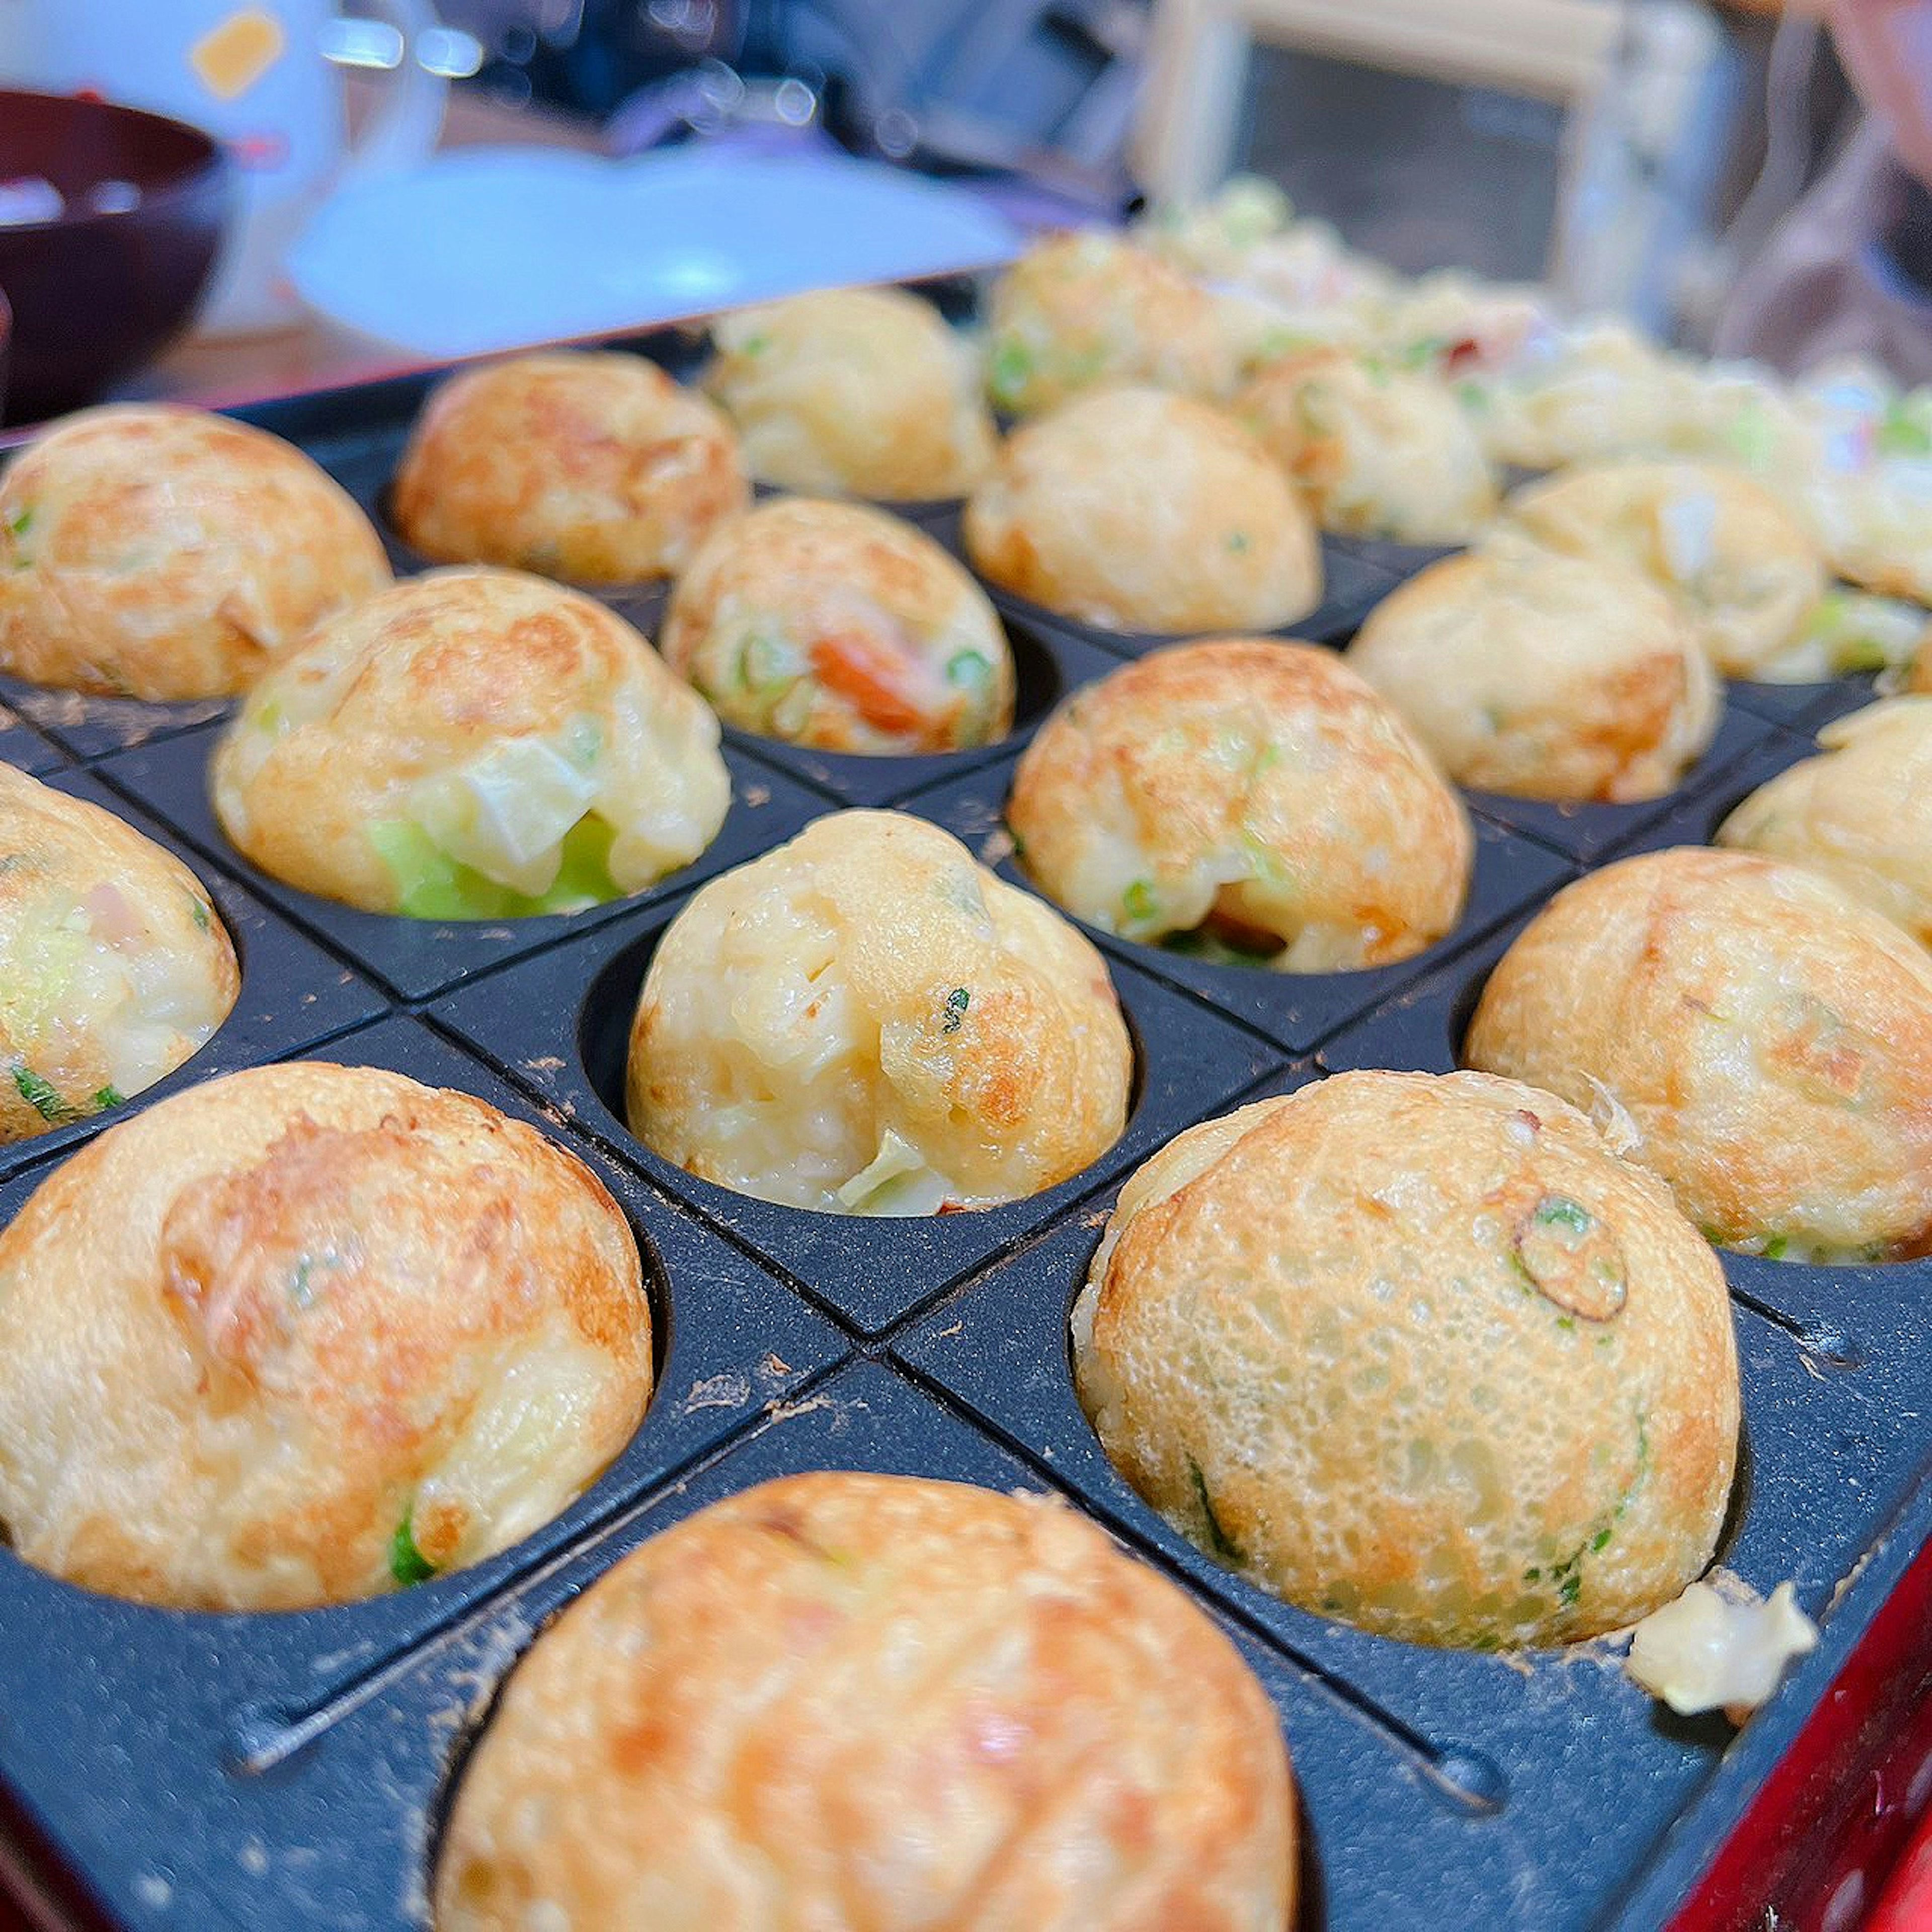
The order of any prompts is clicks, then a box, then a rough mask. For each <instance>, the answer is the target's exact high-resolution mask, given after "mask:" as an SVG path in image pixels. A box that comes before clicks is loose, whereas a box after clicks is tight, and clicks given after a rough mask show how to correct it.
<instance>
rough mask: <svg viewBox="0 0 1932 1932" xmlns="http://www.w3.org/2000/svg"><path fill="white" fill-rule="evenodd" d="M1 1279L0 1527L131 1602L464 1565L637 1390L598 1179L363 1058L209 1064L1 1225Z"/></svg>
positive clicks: (636, 1325) (638, 1334)
mask: <svg viewBox="0 0 1932 1932" xmlns="http://www.w3.org/2000/svg"><path fill="white" fill-rule="evenodd" d="M0 1290H4V1292H0V1518H4V1520H5V1523H6V1526H7V1531H8V1532H9V1540H10V1541H11V1543H12V1544H13V1548H14V1549H15V1550H16V1551H17V1552H18V1553H19V1554H20V1556H22V1557H23V1558H24V1559H26V1561H27V1562H29V1563H31V1564H32V1565H34V1567H35V1568H37V1569H41V1570H45V1571H49V1572H51V1573H52V1574H54V1575H55V1576H57V1577H65V1579H67V1580H68V1581H69V1582H70V1583H78V1584H81V1585H83V1586H85V1587H86V1588H87V1589H94V1590H101V1591H105V1592H109V1593H110V1594H111V1595H115V1596H120V1597H130V1598H135V1599H136V1600H137V1601H140V1602H142V1603H146V1604H167V1605H172V1606H175V1607H181V1608H187V1609H199V1610H298V1609H305V1608H308V1607H311V1606H313V1605H316V1604H332V1603H341V1602H346V1601H350V1600H351V1599H353V1598H362V1597H368V1596H371V1595H375V1594H377V1592H381V1591H386V1590H389V1589H394V1588H395V1587H397V1586H399V1585H402V1584H407V1583H417V1582H420V1581H422V1580H424V1579H425V1578H426V1577H430V1576H432V1575H434V1574H437V1573H438V1572H440V1571H446V1570H452V1569H457V1568H461V1567H463V1566H464V1565H468V1564H472V1563H475V1562H479V1561H480V1560H481V1559H482V1558H484V1557H485V1556H490V1555H491V1554H492V1553H494V1552H495V1551H496V1550H502V1549H505V1548H506V1547H508V1545H510V1544H512V1543H514V1542H516V1541H517V1540H518V1539H519V1538H521V1537H523V1536H526V1535H529V1532H532V1530H534V1529H537V1528H538V1527H539V1526H541V1525H542V1524H543V1523H547V1522H548V1521H549V1520H550V1518H551V1517H553V1516H555V1515H556V1514H557V1512H558V1511H560V1510H562V1509H563V1508H565V1507H566V1506H568V1504H569V1503H570V1502H572V1501H573V1500H574V1499H575V1498H576V1496H577V1495H578V1494H579V1493H580V1492H581V1491H582V1490H584V1489H585V1488H586V1487H588V1485H589V1484H590V1483H591V1482H592V1481H594V1480H595V1478H596V1476H597V1475H598V1473H599V1472H601V1470H602V1469H603V1468H604V1466H605V1465H606V1464H607V1463H609V1462H610V1460H611V1459H612V1458H613V1457H614V1456H615V1455H616V1454H617V1452H618V1451H619V1450H620V1449H622V1448H623V1447H624V1445H625V1443H626V1442H628V1440H629V1439H630V1437H631V1433H632V1432H633V1431H634V1430H635V1428H636V1427H637V1422H638V1419H639V1418H640V1416H641V1415H643V1409H644V1405H645V1403H646V1400H647V1399H648V1397H649V1394H650V1388H651V1373H652V1370H651V1316H650V1309H649V1304H648V1302H647V1301H646V1298H645V1295H644V1292H643V1277H642V1272H641V1269H640V1265H639V1262H638V1257H637V1244H636V1242H635V1241H634V1239H633V1238H632V1237H631V1232H630V1229H629V1228H628V1226H626V1225H625V1220H624V1217H623V1216H622V1214H620V1213H619V1211H618V1209H617V1208H616V1205H615V1204H614V1203H613V1202H612V1200H611V1199H610V1196H609V1195H608V1194H607V1193H605V1192H604V1189H603V1188H602V1187H601V1186H600V1185H599V1184H598V1182H597V1181H596V1180H595V1178H594V1177H593V1176H592V1175H591V1174H590V1173H589V1171H588V1170H587V1169H585V1168H584V1167H583V1166H581V1165H580V1163H578V1162H577V1161H576V1160H573V1159H572V1158H571V1157H570V1156H569V1155H568V1154H565V1153H564V1152H563V1151H562V1149H560V1148H557V1147H556V1146H555V1145H553V1144H552V1143H551V1142H549V1141H547V1140H546V1139H544V1136H542V1135H541V1134H539V1133H537V1132H536V1131H535V1130H534V1129H532V1128H530V1127H526V1126H524V1125H523V1124H521V1123H520V1122H519V1121H511V1120H508V1119H506V1118H505V1117H504V1116H503V1115H501V1114H499V1113H498V1112H496V1109H494V1108H493V1107H488V1106H484V1104H483V1103H481V1101H479V1100H472V1099H470V1098H469V1097H468V1096H467V1095H466V1094H452V1093H445V1092H440V1091H437V1090H435V1089H433V1088H427V1087H421V1086H419V1085H417V1084H416V1082H414V1081H413V1080H407V1079H404V1078H403V1077H402V1076H401V1075H400V1074H396V1073H384V1072H381V1071H380V1070H375V1069H372V1068H368V1067H335V1066H325V1065H321V1064H302V1063H298V1064H293V1065H288V1066H280V1067H260V1068H257V1069H256V1070H253V1071H252V1072H249V1073H236V1074H231V1075H229V1076H228V1077H227V1078H226V1079H221V1080H214V1081H211V1082H208V1083H207V1084H206V1085H203V1086H199V1087H194V1088H190V1089H189V1090H188V1091H187V1092H185V1093H182V1094H176V1095H174V1096H173V1097H171V1098H169V1099H168V1100H164V1101H162V1102H160V1103H159V1104H158V1105H157V1106H154V1108H152V1109H150V1110H149V1111H148V1112H145V1113H142V1114H139V1115H134V1116H133V1117H131V1118H129V1119H128V1120H127V1121H123V1122H121V1124H119V1125H118V1126H116V1127H113V1128H110V1130H108V1132H107V1133H105V1134H104V1135H102V1136H101V1138H100V1139H98V1140H96V1141H95V1142H92V1144H91V1145H89V1146H88V1147H86V1148H84V1149H83V1151H81V1152H80V1153H79V1154H76V1155H74V1157H72V1158H71V1160H68V1161H66V1162H65V1163H62V1165H61V1166H58V1167H57V1168H56V1169H55V1170H54V1172H52V1174H51V1175H49V1177H48V1178H47V1179H46V1180H45V1181H43V1182H42V1183H41V1184H40V1187H38V1188H37V1190H35V1191H34V1194H33V1196H32V1197H31V1199H29V1200H28V1202H27V1205H26V1206H25V1207H24V1208H22V1209H21V1211H20V1214H19V1215H18V1217H17V1218H16V1219H15V1220H14V1221H13V1224H12V1226H10V1227H9V1228H8V1229H7V1230H6V1232H5V1234H0Z"/></svg>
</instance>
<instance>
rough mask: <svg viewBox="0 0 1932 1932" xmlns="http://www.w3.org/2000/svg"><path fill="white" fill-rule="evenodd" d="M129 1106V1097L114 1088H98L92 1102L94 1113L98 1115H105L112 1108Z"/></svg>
mask: <svg viewBox="0 0 1932 1932" xmlns="http://www.w3.org/2000/svg"><path fill="white" fill-rule="evenodd" d="M126 1105H127V1095H126V1094H124V1093H122V1092H121V1090H120V1088H118V1087H114V1086H107V1087H101V1088H96V1089H95V1095H94V1099H93V1100H92V1103H91V1106H92V1111H93V1112H95V1113H97V1114H104V1113H106V1112H107V1110H108V1109H109V1108H110V1107H124V1106H126Z"/></svg>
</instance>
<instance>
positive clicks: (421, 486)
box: [391, 350, 750, 583]
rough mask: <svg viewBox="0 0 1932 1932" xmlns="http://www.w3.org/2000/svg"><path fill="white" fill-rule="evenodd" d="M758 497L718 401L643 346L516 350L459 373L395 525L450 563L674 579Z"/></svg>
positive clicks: (603, 578)
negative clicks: (681, 379) (709, 536)
mask: <svg viewBox="0 0 1932 1932" xmlns="http://www.w3.org/2000/svg"><path fill="white" fill-rule="evenodd" d="M749 500H750V486H749V484H748V482H747V481H746V480H745V463H744V458H743V455H742V453H741V452H740V451H739V447H738V439H737V436H736V433H735V432H734V431H733V429H732V428H731V425H730V422H729V421H728V420H727V419H726V417H725V416H724V413H723V412H722V411H721V410H719V409H718V407H717V406H716V404H713V403H711V402H709V401H706V398H704V397H703V396H701V395H699V394H698V393H697V391H696V390H694V389H685V388H684V387H683V386H681V385H680V384H679V383H674V382H673V381H672V380H671V379H670V377H668V376H667V375H666V374H664V371H662V370H661V369H660V368H658V366H657V365H656V364H655V363H654V362H648V361H646V359H645V358H644V357H643V356H628V355H625V354H623V353H621V352H619V351H616V350H608V351H603V352H600V353H594V354H593V353H587V352H586V351H584V350H558V351H553V352H552V353H548V354H545V355H540V356H515V357H513V358H512V359H511V360H510V361H508V362H495V363H492V364H490V365H489V366H488V367H487V368H481V369H468V370H465V371H463V373H462V374H460V375H457V376H452V377H450V378H449V380H448V381H446V383H443V385H442V386H440V388H439V389H437V391H436V392H435V393H434V395H431V398H430V399H429V401H428V403H427V404H425V406H424V408H423V413H422V416H420V417H419V419H417V422H416V428H415V429H414V430H413V431H412V432H411V433H410V442H409V447H408V448H407V449H406V450H405V451H404V452H403V460H402V465H401V468H400V469H398V471H397V472H396V481H395V494H394V497H393V499H392V504H391V508H392V513H393V514H394V515H395V520H396V527H397V528H398V529H399V530H401V532H402V533H403V535H404V536H405V537H406V538H408V540H409V541H410V542H411V543H412V544H414V545H415V546H416V548H417V549H418V550H421V551H422V553H423V554H424V555H425V556H430V557H434V559H436V560H437V562H440V563H508V564H515V565H519V566H520V567H521V568H523V569H526V570H535V571H541V572H542V573H543V574H544V575H545V576H546V577H570V578H573V579H575V580H577V581H579V582H581V583H642V582H646V581H648V580H650V579H652V578H653V577H673V576H675V575H676V574H677V572H678V571H680V570H682V568H684V566H685V563H686V562H688V560H689V559H690V557H691V553H692V552H693V551H694V550H696V549H697V546H698V545H699V544H700V543H702V542H703V540H704V538H705V535H706V533H707V532H709V530H710V529H711V528H712V526H713V525H714V524H715V523H718V521H719V520H721V518H723V517H728V516H729V515H730V514H731V513H732V512H733V511H734V510H740V509H742V508H744V506H745V504H746V502H748V501H749Z"/></svg>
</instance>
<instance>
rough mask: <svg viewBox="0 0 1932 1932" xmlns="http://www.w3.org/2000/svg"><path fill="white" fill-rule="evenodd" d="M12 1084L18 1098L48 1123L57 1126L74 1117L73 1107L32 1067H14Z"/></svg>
mask: <svg viewBox="0 0 1932 1932" xmlns="http://www.w3.org/2000/svg"><path fill="white" fill-rule="evenodd" d="M13 1085H14V1086H15V1088H17V1090H18V1091H19V1093H20V1098H21V1099H22V1100H24V1101H26V1103H27V1105H28V1106H30V1107H31V1108H32V1109H33V1110H34V1112H35V1113H37V1115H40V1118H41V1119H42V1120H43V1121H47V1122H48V1123H49V1124H51V1125H52V1126H55V1127H58V1126H59V1125H60V1124H62V1122H63V1121H71V1120H72V1119H74V1118H75V1116H74V1109H72V1108H71V1107H70V1106H68V1103H66V1102H65V1100H62V1098H61V1097H60V1095H59V1094H58V1092H56V1091H55V1089H54V1088H52V1086H51V1085H49V1084H48V1082H46V1081H44V1080H43V1079H41V1078H40V1076H39V1075H38V1074H37V1073H35V1072H34V1070H33V1069H32V1068H31V1067H15V1068H14V1070H13Z"/></svg>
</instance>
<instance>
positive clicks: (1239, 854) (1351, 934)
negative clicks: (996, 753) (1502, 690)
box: [1007, 638, 1473, 973]
mask: <svg viewBox="0 0 1932 1932" xmlns="http://www.w3.org/2000/svg"><path fill="white" fill-rule="evenodd" d="M1007 823H1008V824H1009V825H1010V826H1012V828H1013V835H1014V838H1015V839H1016V841H1017V842H1018V844H1019V847H1020V849H1021V851H1022V855H1023V862H1024V863H1025V865H1026V868H1027V870H1028V872H1029V873H1031V875H1032V876H1033V877H1034V879H1035V880H1037V881H1038V882H1039V884H1040V888H1041V889H1042V890H1043V892H1046V894H1047V895H1048V896H1049V898H1052V899H1053V900H1054V901H1055V902H1056V903H1057V904H1060V905H1062V906H1064V907H1066V908H1067V910H1068V911H1070V912H1072V913H1077V914H1079V916H1080V917H1081V918H1082V919H1086V920H1087V921H1088V922H1089V923H1091V924H1092V925H1095V926H1101V927H1103V928H1105V929H1106V930H1107V931H1108V932H1118V933H1121V934H1122V935H1124V936H1125V937H1127V938H1130V939H1139V940H1143V941H1150V942H1151V941H1159V940H1162V939H1166V938H1173V937H1176V936H1180V935H1187V936H1188V937H1190V939H1196V940H1199V941H1201V942H1202V943H1205V944H1208V946H1209V947H1211V948H1214V949H1215V950H1220V949H1223V948H1232V950H1233V951H1234V953H1235V955H1236V956H1241V955H1246V956H1249V957H1250V958H1252V959H1254V960H1255V961H1256V963H1262V962H1265V963H1266V964H1267V965H1270V966H1271V967H1273V968H1274V969H1275V970H1276V971H1277V972H1286V973H1310V972H1319V973H1325V972H1336V971H1343V970H1346V969H1347V968H1352V967H1358V966H1379V965H1385V964H1386V963H1387V962H1389V961H1391V960H1396V959H1407V958H1408V957H1409V956H1410V955H1411V954H1412V953H1419V952H1421V950H1423V948H1424V947H1427V946H1430V945H1433V944H1435V942H1436V941H1437V940H1439V939H1440V938H1442V936H1443V935H1445V933H1446V932H1448V931H1449V930H1450V929H1451V928H1452V927H1453V926H1454V925H1455V923H1456V921H1457V918H1458V917H1459V916H1460V914H1461V912H1462V909H1463V897H1464V895H1465V893H1466V891H1467V890H1468V887H1469V866H1470V862H1471V859H1472V852H1473V841H1472V838H1471V835H1470V830H1469V817H1468V815H1467V814H1466V813H1465V812H1464V811H1463V806H1462V804H1461V802H1460V800H1459V799H1457V796H1456V794H1455V793H1454V792H1453V791H1452V790H1451V789H1450V788H1449V787H1448V784H1446V783H1445V781H1444V780H1443V778H1442V775H1441V773H1440V772H1438V771H1437V770H1436V766H1435V764H1434V763H1433V761H1432V760H1431V759H1430V756H1429V754H1428V753H1427V751H1424V749H1423V748H1422V746H1421V744H1420V743H1418V742H1417V740H1416V738H1415V735H1414V734H1413V733H1412V732H1411V731H1410V730H1409V727H1408V726H1407V725H1406V724H1404V723H1403V721H1402V719H1401V718H1400V716H1398V715H1397V713H1396V712H1394V710H1393V709H1391V708H1390V706H1388V705H1387V704H1385V703H1384V702H1383V701H1382V700H1381V699H1380V698H1379V697H1377V696H1376V694H1375V693H1374V692H1373V691H1371V690H1370V688H1368V686H1367V685H1365V684H1364V683H1363V682H1362V681H1361V679H1360V678H1358V677H1357V676H1355V673H1353V672H1352V671H1351V670H1349V668H1348V667H1346V665H1345V664H1343V663H1342V662H1341V661H1340V659H1339V658H1337V656H1336V655H1334V652H1331V651H1325V650H1322V649H1318V648H1316V646H1313V645H1310V644H1295V643H1277V642H1274V641H1273V640H1269V639H1265V638H1228V639H1223V640H1220V641H1217V642H1214V643H1198V644H1177V645H1175V646H1172V647H1171V648H1170V649H1166V650H1163V651H1156V652H1152V653H1151V655H1148V656H1147V657H1144V658H1140V659H1139V661H1137V662H1136V663H1133V664H1127V665H1125V666H1124V667H1122V668H1121V669H1120V670H1117V671H1114V672H1112V673H1109V675H1108V676H1106V677H1104V678H1103V679H1101V680H1100V682H1098V683H1097V684H1093V685H1088V686H1087V687H1086V688H1085V689H1084V690H1082V691H1076V693H1075V694H1073V697H1070V698H1069V699H1067V700H1066V702H1065V703H1063V704H1062V705H1061V707H1060V709H1058V711H1057V712H1055V713H1054V715H1053V716H1052V718H1050V719H1049V721H1047V723H1046V726H1045V727H1043V729H1042V730H1041V732H1040V735H1039V736H1037V738H1036V739H1034V741H1033V742H1032V744H1031V745H1029V746H1028V748H1027V751H1026V754H1025V757H1022V759H1021V760H1020V763H1019V770H1018V771H1017V772H1016V774H1015V777H1014V781H1013V796H1012V797H1011V798H1010V799H1009V801H1008V802H1007Z"/></svg>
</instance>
